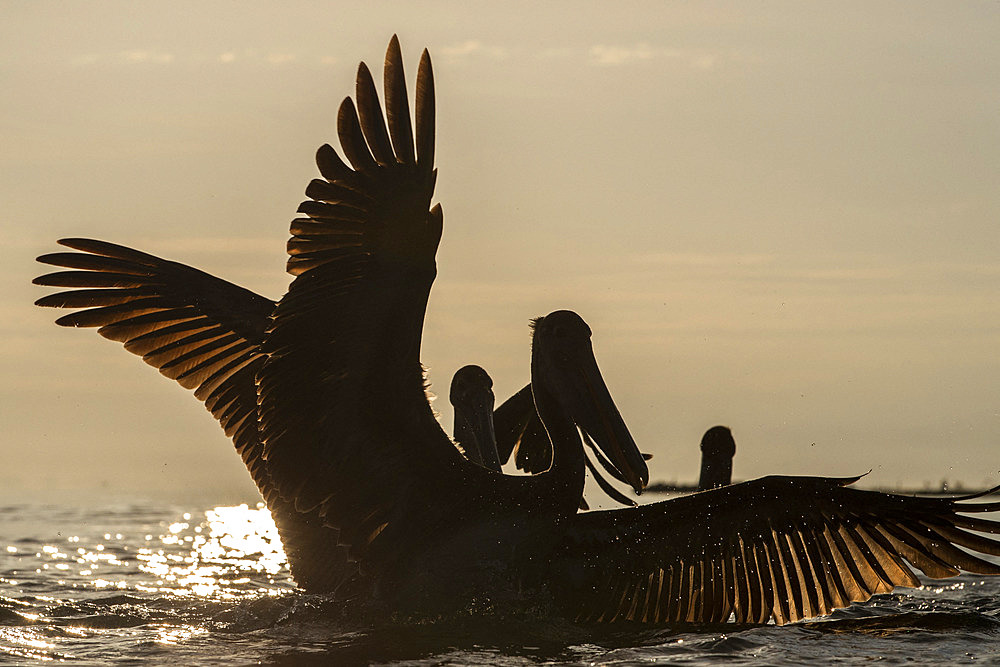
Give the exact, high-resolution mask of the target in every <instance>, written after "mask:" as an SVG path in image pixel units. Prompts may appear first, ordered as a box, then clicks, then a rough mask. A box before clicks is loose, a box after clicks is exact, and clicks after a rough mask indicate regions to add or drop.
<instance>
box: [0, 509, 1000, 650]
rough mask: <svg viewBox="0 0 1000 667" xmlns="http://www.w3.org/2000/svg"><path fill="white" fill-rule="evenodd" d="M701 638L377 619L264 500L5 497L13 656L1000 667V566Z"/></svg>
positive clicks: (3, 573) (6, 623)
mask: <svg viewBox="0 0 1000 667" xmlns="http://www.w3.org/2000/svg"><path fill="white" fill-rule="evenodd" d="M924 581H925V584H926V585H925V586H923V587H921V588H919V589H900V590H899V591H898V592H897V593H895V594H892V595H881V596H877V597H876V598H875V599H873V600H872V601H871V602H869V603H867V604H863V605H856V606H854V607H852V608H850V609H848V610H842V611H839V612H837V613H836V614H834V615H833V616H832V617H829V618H827V619H823V620H819V621H814V622H811V623H803V624H798V625H793V626H785V627H775V626H766V627H757V628H746V627H737V626H733V625H728V626H719V627H715V628H702V629H698V630H697V631H692V630H691V629H685V630H683V631H681V630H641V629H628V628H614V629H606V628H593V627H582V626H576V625H574V624H571V623H568V622H565V621H561V620H557V619H548V618H523V617H522V618H496V617H490V618H483V617H482V616H480V615H478V614H476V613H471V612H470V613H469V614H468V615H464V616H461V617H459V618H450V619H447V620H440V621H437V622H432V621H426V622H422V623H407V624H402V623H392V624H390V623H383V624H380V625H379V626H376V627H369V626H367V625H365V624H363V623H361V622H359V621H358V620H357V619H356V618H354V617H352V614H351V613H350V611H349V610H346V609H344V608H343V607H341V606H339V605H337V604H335V603H333V602H332V601H330V600H328V599H326V598H324V597H323V596H317V595H308V594H304V593H302V592H300V591H296V590H295V586H294V584H293V582H292V581H291V579H290V577H289V573H288V570H287V567H286V565H285V559H284V554H283V553H282V551H281V547H280V543H279V541H278V538H277V533H276V531H275V529H274V524H273V523H272V522H271V519H270V515H269V514H268V512H267V511H266V510H265V509H263V507H262V506H257V507H253V506H247V505H241V506H221V507H195V506H192V507H185V506H180V505H177V506H168V505H162V504H161V505H157V504H150V503H135V504H119V505H115V506H105V507H100V506H91V507H80V506H69V505H44V504H18V505H10V506H6V507H0V663H13V664H35V663H41V662H49V661H66V662H71V663H73V662H75V663H77V664H86V665H129V664H141V663H147V662H148V663H149V664H164V663H167V662H168V661H169V662H172V663H175V664H204V665H248V664H265V665H303V664H305V665H310V664H315V665H321V664H364V663H370V664H391V665H472V664H475V665H535V664H558V665H564V664H565V665H595V664H598V665H631V664H640V663H641V664H673V663H677V664H691V665H698V664H717V663H719V662H724V663H726V664H731V665H742V664H755V665H761V664H796V665H797V664H811V665H815V664H830V663H837V664H869V663H871V662H872V661H880V662H883V663H886V664H901V663H908V664H915V663H926V664H934V663H938V664H940V663H946V664H955V663H969V664H1000V577H998V578H993V579H991V578H988V577H982V576H974V575H961V576H959V577H956V578H954V579H949V580H945V581H939V582H932V581H930V580H924Z"/></svg>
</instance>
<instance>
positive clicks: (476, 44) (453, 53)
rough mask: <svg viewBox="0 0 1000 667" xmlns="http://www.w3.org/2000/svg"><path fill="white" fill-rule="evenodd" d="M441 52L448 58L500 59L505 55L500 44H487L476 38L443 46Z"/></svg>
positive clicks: (505, 52) (504, 50)
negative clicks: (477, 57)
mask: <svg viewBox="0 0 1000 667" xmlns="http://www.w3.org/2000/svg"><path fill="white" fill-rule="evenodd" d="M441 53H442V54H443V55H445V56H447V57H449V58H463V57H470V56H473V57H474V56H486V57H488V58H493V59H494V60H501V59H503V58H506V57H507V50H506V49H505V48H503V47H502V46H489V45H487V44H483V43H482V42H480V41H479V40H477V39H467V40H465V41H464V42H461V43H460V44H455V45H453V46H445V47H443V48H442V49H441Z"/></svg>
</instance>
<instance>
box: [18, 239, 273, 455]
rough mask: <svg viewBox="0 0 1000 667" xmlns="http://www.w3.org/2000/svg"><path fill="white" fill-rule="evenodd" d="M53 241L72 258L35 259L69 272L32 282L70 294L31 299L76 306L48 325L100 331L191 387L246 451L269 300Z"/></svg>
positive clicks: (105, 246)
mask: <svg viewBox="0 0 1000 667" xmlns="http://www.w3.org/2000/svg"><path fill="white" fill-rule="evenodd" d="M59 243H60V245H64V246H66V247H68V248H73V249H74V250H78V251H80V252H59V253H52V254H48V255H42V256H41V257H39V258H38V261H39V262H42V263H44V264H51V265H54V266H60V267H64V268H67V269H71V270H69V271H59V272H56V273H49V274H46V275H44V276H40V277H38V278H35V280H34V282H35V284H37V285H49V286H53V287H72V288H76V289H73V290H70V291H65V292H57V293H55V294H50V295H48V296H45V297H42V298H41V299H39V300H38V301H36V302H35V303H36V304H37V305H39V306H53V307H58V308H80V309H82V310H78V311H76V312H73V313H70V314H68V315H63V316H62V317H60V318H59V319H58V320H56V323H57V324H60V325H62V326H66V327H99V328H98V330H97V332H98V333H99V334H100V335H102V336H104V337H105V338H109V339H111V340H116V341H118V342H120V343H123V344H124V345H125V349H126V350H128V351H129V352H131V353H133V354H137V355H139V356H141V357H142V359H143V361H145V362H146V363H148V364H150V365H151V366H154V367H156V368H157V369H159V371H160V372H161V373H162V374H163V375H165V376H167V377H168V378H170V379H172V380H176V381H177V382H178V383H179V384H180V385H181V386H183V387H185V388H186V389H192V390H194V393H195V396H196V397H197V398H198V399H199V400H201V401H202V402H204V403H205V406H206V407H207V408H208V409H209V411H211V412H212V414H213V415H214V416H215V417H216V418H217V419H218V420H219V422H220V423H221V424H222V428H223V429H225V431H226V435H228V436H230V437H232V438H233V440H234V442H235V443H236V447H237V449H238V450H240V453H241V454H243V453H244V450H246V449H247V448H248V447H252V446H253V445H254V444H255V443H256V442H257V425H256V420H255V417H256V393H255V390H254V374H255V373H256V371H257V370H258V369H259V368H260V366H261V364H262V362H263V355H262V353H261V352H260V349H259V346H260V343H261V342H262V341H263V338H264V330H265V327H266V326H267V318H268V316H269V315H270V314H271V311H272V310H273V309H274V305H275V304H274V302H273V301H271V300H270V299H267V298H265V297H262V296H260V295H258V294H254V293H253V292H251V291H250V290H247V289H244V288H242V287H239V286H237V285H234V284H232V283H229V282H226V281H225V280H221V279H219V278H216V277H214V276H211V275H209V274H207V273H204V272H203V271H199V270H198V269H195V268H192V267H190V266H185V265H184V264H179V263H177V262H172V261H169V260H165V259H161V258H159V257H155V256H153V255H149V254H146V253H144V252H139V251H138V250H133V249H131V248H126V247H124V246H120V245H116V244H114V243H107V242H105V241H96V240H92V239H62V240H61V241H59ZM248 465H249V462H248Z"/></svg>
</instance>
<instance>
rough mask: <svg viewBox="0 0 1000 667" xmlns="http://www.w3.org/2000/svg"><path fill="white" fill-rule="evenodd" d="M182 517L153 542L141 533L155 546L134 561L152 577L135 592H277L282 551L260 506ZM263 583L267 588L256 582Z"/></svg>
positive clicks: (221, 595) (233, 595) (225, 595)
mask: <svg viewBox="0 0 1000 667" xmlns="http://www.w3.org/2000/svg"><path fill="white" fill-rule="evenodd" d="M183 519H184V520H183V521H175V522H174V523H171V524H170V525H169V526H168V527H167V534H165V535H160V536H158V537H157V538H156V540H153V536H152V535H146V536H145V539H146V542H147V543H149V542H154V544H155V546H148V547H143V548H141V549H139V551H138V553H137V554H136V559H137V560H138V563H139V569H140V570H142V571H143V572H148V573H150V574H152V575H154V576H155V577H156V578H157V579H156V583H155V585H153V586H142V585H140V586H137V588H138V590H142V591H147V592H158V593H166V594H171V595H179V596H186V595H195V596H199V597H204V598H214V599H229V600H235V599H243V598H247V597H254V596H257V595H262V594H263V595H274V594H278V592H279V591H278V590H276V589H274V588H273V586H274V584H275V577H276V576H277V575H278V574H279V573H280V572H281V571H282V568H284V566H285V553H284V552H283V551H282V550H281V542H280V541H279V539H278V530H277V528H275V526H274V521H272V520H271V514H270V512H268V511H267V509H265V508H264V507H263V504H260V505H258V506H257V507H256V508H253V509H251V508H249V507H247V506H246V505H240V506H238V507H216V508H214V509H211V510H208V511H207V512H205V518H204V521H201V522H199V523H197V524H195V525H192V524H191V523H190V521H191V514H190V513H185V514H184V515H183ZM171 547H173V548H174V549H170V548H171ZM178 549H179V550H181V553H177V552H176V551H177V550H178ZM263 582H266V584H267V586H264V585H257V584H260V583H263ZM122 583H124V582H119V584H122Z"/></svg>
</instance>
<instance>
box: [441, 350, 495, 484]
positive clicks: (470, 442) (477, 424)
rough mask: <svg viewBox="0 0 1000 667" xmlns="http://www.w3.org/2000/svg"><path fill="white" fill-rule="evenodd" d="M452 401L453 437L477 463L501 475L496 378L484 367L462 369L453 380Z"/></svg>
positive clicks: (449, 394)
mask: <svg viewBox="0 0 1000 667" xmlns="http://www.w3.org/2000/svg"><path fill="white" fill-rule="evenodd" d="M448 398H449V400H450V401H451V406H452V408H454V421H455V427H454V429H453V430H452V434H453V435H454V437H455V441H456V442H457V443H458V444H459V445H460V446H461V447H462V450H463V451H464V452H465V455H466V456H467V457H468V458H469V460H470V461H472V462H473V463H478V464H479V465H481V466H484V467H486V468H489V469H490V470H493V471H496V472H500V458H499V457H498V456H497V437H496V433H495V432H494V429H493V405H494V403H495V402H496V398H495V397H494V395H493V378H491V377H490V374H489V373H487V372H486V370H485V369H484V368H483V367H482V366H476V365H475V364H469V365H468V366H462V367H461V368H459V369H458V370H457V371H455V375H453V376H452V378H451V388H450V390H449V391H448Z"/></svg>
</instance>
